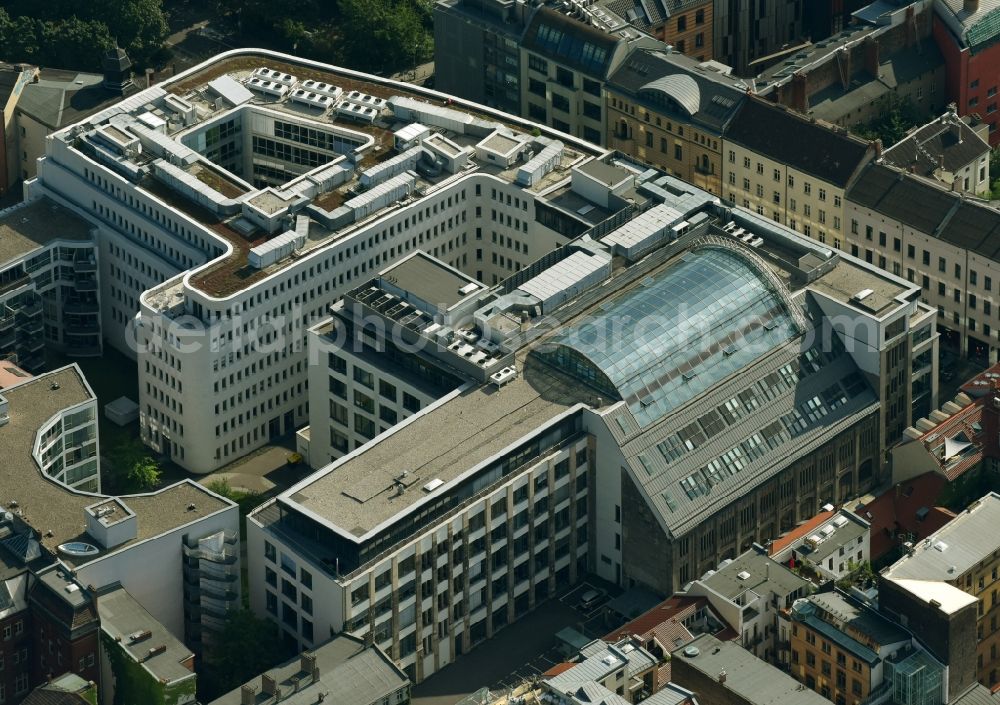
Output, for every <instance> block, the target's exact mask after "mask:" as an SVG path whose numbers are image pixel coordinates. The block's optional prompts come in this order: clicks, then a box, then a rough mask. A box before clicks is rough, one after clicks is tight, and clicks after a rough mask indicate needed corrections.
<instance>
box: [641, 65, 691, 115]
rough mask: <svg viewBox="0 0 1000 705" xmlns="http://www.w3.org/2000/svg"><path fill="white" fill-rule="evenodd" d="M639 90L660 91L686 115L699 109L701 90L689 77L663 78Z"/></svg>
mask: <svg viewBox="0 0 1000 705" xmlns="http://www.w3.org/2000/svg"><path fill="white" fill-rule="evenodd" d="M639 90H641V91H660V92H661V93H663V94H665V95H667V96H669V97H670V98H672V99H673V100H674V102H676V103H677V104H678V105H680V106H681V107H682V108H684V110H686V111H687V113H688V115H694V114H695V113H697V112H698V109H699V108H700V107H701V90H700V89H699V88H698V84H697V82H695V80H694V79H693V78H691V77H690V76H687V75H685V74H682V73H675V74H671V75H669V76H663V77H662V78H658V79H656V80H655V81H650V82H649V83H647V84H646V85H644V86H643V87H642V88H640V89H639Z"/></svg>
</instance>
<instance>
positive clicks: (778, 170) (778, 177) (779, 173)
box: [774, 169, 781, 181]
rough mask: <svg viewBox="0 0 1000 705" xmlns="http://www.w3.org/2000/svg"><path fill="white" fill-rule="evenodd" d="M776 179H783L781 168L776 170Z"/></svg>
mask: <svg viewBox="0 0 1000 705" xmlns="http://www.w3.org/2000/svg"><path fill="white" fill-rule="evenodd" d="M774 180H775V181H781V170H780V169H775V170H774Z"/></svg>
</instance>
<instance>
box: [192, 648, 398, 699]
mask: <svg viewBox="0 0 1000 705" xmlns="http://www.w3.org/2000/svg"><path fill="white" fill-rule="evenodd" d="M327 698H329V702H332V703H336V704H337V705H409V702H410V681H409V680H407V678H406V674H404V673H403V672H402V671H401V670H399V667H397V666H396V664H394V663H393V662H392V660H390V659H389V658H388V657H387V656H386V655H385V652H383V651H382V650H381V649H379V648H378V647H377V646H373V645H371V644H369V643H366V642H365V641H363V640H362V639H355V638H353V637H351V636H347V635H345V634H340V635H338V636H336V637H334V638H332V639H330V640H329V641H326V642H324V643H322V644H320V645H319V646H317V647H316V648H315V649H312V650H310V651H307V652H304V653H302V654H301V655H300V656H299V657H298V658H295V659H292V660H290V661H286V662H285V663H283V664H280V665H279V666H276V667H274V668H271V669H268V670H267V671H266V672H265V673H262V674H261V675H260V676H258V677H256V678H254V679H253V680H252V681H250V682H249V683H244V684H243V685H242V686H240V687H239V688H236V689H235V690H231V691H229V692H228V693H226V694H225V695H222V696H220V697H218V698H216V699H215V700H213V701H212V702H211V703H209V704H208V705H245V704H246V703H248V702H249V703H255V702H258V701H259V700H264V701H266V700H268V699H272V700H274V701H277V702H282V701H286V700H287V701H290V702H303V703H306V702H323V701H324V700H326V699H327ZM295 699H298V700H295Z"/></svg>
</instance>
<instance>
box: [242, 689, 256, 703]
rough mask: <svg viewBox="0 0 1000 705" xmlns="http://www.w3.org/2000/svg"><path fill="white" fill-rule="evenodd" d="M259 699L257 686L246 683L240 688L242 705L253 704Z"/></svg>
mask: <svg viewBox="0 0 1000 705" xmlns="http://www.w3.org/2000/svg"><path fill="white" fill-rule="evenodd" d="M256 699H257V686H255V685H245V686H243V687H242V688H240V705H253V704H254V701H255V700H256Z"/></svg>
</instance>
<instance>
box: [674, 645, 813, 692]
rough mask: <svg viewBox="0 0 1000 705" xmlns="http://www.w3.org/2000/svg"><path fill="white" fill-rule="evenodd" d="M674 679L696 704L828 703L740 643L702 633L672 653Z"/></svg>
mask: <svg viewBox="0 0 1000 705" xmlns="http://www.w3.org/2000/svg"><path fill="white" fill-rule="evenodd" d="M671 662H672V664H673V677H674V682H675V683H677V684H678V685H680V686H682V687H684V688H687V689H689V690H691V691H693V692H694V693H695V697H696V698H697V700H698V703H699V705H827V704H828V703H829V702H830V701H829V700H827V699H826V698H824V697H822V696H820V695H819V694H817V693H814V692H812V691H811V690H808V689H806V688H804V687H803V686H802V684H800V683H799V682H798V681H796V680H795V679H794V678H792V677H791V676H789V675H788V674H787V673H785V672H783V671H781V670H779V669H777V668H775V667H774V666H772V665H770V664H768V663H767V662H766V661H761V660H760V659H759V658H757V657H756V656H754V655H753V654H752V653H750V652H749V651H747V650H746V649H744V648H743V647H742V646H740V645H739V644H736V643H733V642H731V641H719V640H718V639H716V638H715V637H714V636H711V635H710V634H702V635H701V636H699V637H698V638H697V639H695V640H694V641H692V642H691V643H690V644H688V645H687V646H684V647H682V648H680V649H676V650H675V651H674V652H673V653H672V654H671Z"/></svg>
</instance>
